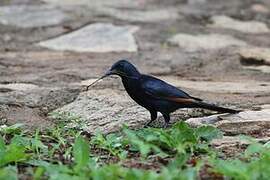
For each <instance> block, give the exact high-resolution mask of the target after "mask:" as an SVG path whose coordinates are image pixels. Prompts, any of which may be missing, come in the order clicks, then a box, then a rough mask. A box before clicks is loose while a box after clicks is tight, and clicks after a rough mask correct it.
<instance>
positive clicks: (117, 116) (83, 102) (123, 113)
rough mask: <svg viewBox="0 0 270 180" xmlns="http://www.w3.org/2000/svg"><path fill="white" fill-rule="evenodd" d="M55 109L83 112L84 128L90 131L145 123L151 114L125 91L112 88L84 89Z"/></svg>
mask: <svg viewBox="0 0 270 180" xmlns="http://www.w3.org/2000/svg"><path fill="white" fill-rule="evenodd" d="M55 111H56V112H69V113H72V114H75V115H77V116H80V117H81V118H82V119H83V120H84V123H83V124H85V127H82V128H83V130H85V131H87V132H89V133H94V132H96V131H97V130H100V131H101V132H104V133H109V132H115V131H118V130H119V129H120V128H121V127H122V126H123V124H127V125H128V126H129V127H138V126H143V125H145V124H146V122H147V121H149V118H150V115H149V112H147V111H146V109H144V108H142V107H140V106H139V105H137V104H135V102H133V101H132V100H131V99H130V98H129V97H128V95H127V94H126V92H124V91H119V90H111V89H103V90H89V91H87V92H83V93H81V94H80V95H79V97H78V98H77V99H76V100H75V101H74V102H72V103H70V104H67V105H65V106H63V107H62V108H59V109H57V110H55ZM70 123H71V124H72V123H74V122H70Z"/></svg>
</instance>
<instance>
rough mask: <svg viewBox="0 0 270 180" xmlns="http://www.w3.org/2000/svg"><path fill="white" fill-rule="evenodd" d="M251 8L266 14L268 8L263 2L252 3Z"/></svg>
mask: <svg viewBox="0 0 270 180" xmlns="http://www.w3.org/2000/svg"><path fill="white" fill-rule="evenodd" d="M251 10H252V11H254V12H257V13H262V14H267V13H269V9H268V8H267V7H266V6H265V5H263V4H253V5H252V6H251Z"/></svg>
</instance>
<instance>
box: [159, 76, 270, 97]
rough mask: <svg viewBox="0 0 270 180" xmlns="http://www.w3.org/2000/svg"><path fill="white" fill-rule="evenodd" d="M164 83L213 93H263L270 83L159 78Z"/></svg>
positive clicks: (268, 90) (269, 89)
mask: <svg viewBox="0 0 270 180" xmlns="http://www.w3.org/2000/svg"><path fill="white" fill-rule="evenodd" d="M160 78H161V79H163V80H164V81H166V82H169V83H170V84H173V85H175V86H177V87H180V88H188V89H195V90H197V91H206V92H214V93H265V92H270V82H264V81H261V82H260V81H245V82H213V81H210V82H209V81H188V80H181V79H178V78H175V77H168V76H165V77H164V76H161V77H160Z"/></svg>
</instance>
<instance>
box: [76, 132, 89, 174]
mask: <svg viewBox="0 0 270 180" xmlns="http://www.w3.org/2000/svg"><path fill="white" fill-rule="evenodd" d="M73 156H74V158H75V163H76V164H77V167H78V168H79V169H80V168H82V167H84V166H86V165H87V164H88V162H89V160H90V158H89V156H90V154H89V144H88V143H87V142H86V141H85V140H84V139H83V138H82V137H81V136H78V137H77V138H76V140H75V144H74V146H73Z"/></svg>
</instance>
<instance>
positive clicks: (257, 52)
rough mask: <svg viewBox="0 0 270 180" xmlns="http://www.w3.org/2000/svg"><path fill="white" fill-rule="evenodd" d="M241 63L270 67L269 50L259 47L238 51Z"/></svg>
mask: <svg viewBox="0 0 270 180" xmlns="http://www.w3.org/2000/svg"><path fill="white" fill-rule="evenodd" d="M238 53H239V55H240V56H241V61H245V62H246V63H248V64H255V65H259V64H260V65H262V64H264V65H270V49H269V48H259V47H245V48H240V49H239V52H238Z"/></svg>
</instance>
